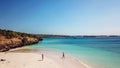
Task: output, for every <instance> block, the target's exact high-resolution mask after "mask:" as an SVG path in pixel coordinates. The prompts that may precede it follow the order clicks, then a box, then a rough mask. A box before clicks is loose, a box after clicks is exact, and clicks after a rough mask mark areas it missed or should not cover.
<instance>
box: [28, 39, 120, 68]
mask: <svg viewBox="0 0 120 68" xmlns="http://www.w3.org/2000/svg"><path fill="white" fill-rule="evenodd" d="M30 47H32V48H36V49H41V48H43V49H49V50H54V51H59V52H65V54H70V55H72V56H74V57H76V58H78V59H80V60H81V61H83V63H85V64H87V65H89V66H90V67H91V68H119V67H120V38H76V39H74V38H44V40H43V41H41V42H39V43H38V44H35V45H32V46H30Z"/></svg>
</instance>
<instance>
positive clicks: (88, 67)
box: [73, 57, 92, 68]
mask: <svg viewBox="0 0 120 68" xmlns="http://www.w3.org/2000/svg"><path fill="white" fill-rule="evenodd" d="M73 58H74V59H76V60H78V62H80V63H81V64H82V65H84V66H85V67H86V68H92V67H91V66H89V65H87V64H85V63H84V62H82V61H81V60H80V59H77V58H75V57H73Z"/></svg>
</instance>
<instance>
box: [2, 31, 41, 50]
mask: <svg viewBox="0 0 120 68" xmlns="http://www.w3.org/2000/svg"><path fill="white" fill-rule="evenodd" d="M41 40H42V37H41V36H38V35H34V34H27V33H21V32H15V31H11V30H2V29H0V52H3V51H8V50H10V49H12V48H16V47H22V46H25V45H30V44H35V43H38V42H39V41H41Z"/></svg>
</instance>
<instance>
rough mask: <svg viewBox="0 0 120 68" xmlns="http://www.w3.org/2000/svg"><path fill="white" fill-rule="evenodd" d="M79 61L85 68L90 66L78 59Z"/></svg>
mask: <svg viewBox="0 0 120 68" xmlns="http://www.w3.org/2000/svg"><path fill="white" fill-rule="evenodd" d="M79 62H80V63H81V64H82V65H84V66H85V67H86V68H91V67H90V66H89V65H87V64H85V63H83V62H82V61H80V60H79Z"/></svg>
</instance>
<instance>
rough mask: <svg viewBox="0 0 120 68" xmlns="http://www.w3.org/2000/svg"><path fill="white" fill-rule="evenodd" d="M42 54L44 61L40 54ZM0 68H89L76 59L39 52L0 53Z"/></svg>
mask: <svg viewBox="0 0 120 68" xmlns="http://www.w3.org/2000/svg"><path fill="white" fill-rule="evenodd" d="M42 53H44V60H43V61H42V60H41V54H42ZM0 59H5V61H0V68H90V67H89V66H87V65H85V64H84V63H82V62H79V61H78V60H77V59H75V58H72V57H70V56H67V55H65V58H64V59H62V58H61V54H60V53H54V52H47V51H41V52H39V53H33V52H32V53H29V52H7V53H5V52H4V53H0Z"/></svg>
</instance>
